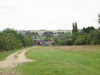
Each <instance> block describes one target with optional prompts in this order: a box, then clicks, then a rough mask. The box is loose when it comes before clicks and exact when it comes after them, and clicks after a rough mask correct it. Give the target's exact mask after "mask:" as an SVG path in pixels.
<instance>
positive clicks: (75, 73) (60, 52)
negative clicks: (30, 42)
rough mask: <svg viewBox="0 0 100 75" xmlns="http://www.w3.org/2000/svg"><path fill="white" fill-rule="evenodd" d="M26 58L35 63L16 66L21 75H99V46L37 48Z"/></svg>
mask: <svg viewBox="0 0 100 75" xmlns="http://www.w3.org/2000/svg"><path fill="white" fill-rule="evenodd" d="M26 56H27V57H28V58H30V59H35V60H36V62H31V63H27V64H22V65H19V66H17V67H16V69H17V70H18V71H19V72H20V73H21V74H22V75H100V46H82V47H81V46H68V47H67V46H58V47H39V46H37V47H34V48H33V49H32V50H29V51H28V52H26Z"/></svg>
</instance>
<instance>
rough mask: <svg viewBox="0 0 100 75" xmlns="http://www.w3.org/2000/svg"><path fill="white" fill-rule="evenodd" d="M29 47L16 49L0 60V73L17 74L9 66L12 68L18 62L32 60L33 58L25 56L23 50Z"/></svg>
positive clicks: (3, 74)
mask: <svg viewBox="0 0 100 75" xmlns="http://www.w3.org/2000/svg"><path fill="white" fill-rule="evenodd" d="M28 50H29V49H26V50H21V51H17V52H15V53H13V54H11V55H9V56H8V57H7V58H6V59H5V60H3V61H0V69H1V70H0V75H18V74H15V72H12V71H11V70H10V68H14V67H15V66H17V65H18V64H23V63H28V62H34V61H35V60H31V59H28V58H27V57H26V56H25V52H27V51H28Z"/></svg>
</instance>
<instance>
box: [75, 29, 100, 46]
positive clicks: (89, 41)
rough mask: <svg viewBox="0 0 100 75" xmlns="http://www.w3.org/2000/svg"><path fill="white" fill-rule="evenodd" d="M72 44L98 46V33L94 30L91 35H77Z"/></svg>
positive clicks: (99, 40)
mask: <svg viewBox="0 0 100 75" xmlns="http://www.w3.org/2000/svg"><path fill="white" fill-rule="evenodd" d="M74 44H75V45H100V32H99V31H96V30H94V31H92V32H91V33H84V34H83V35H78V37H77V38H76V40H75V42H74Z"/></svg>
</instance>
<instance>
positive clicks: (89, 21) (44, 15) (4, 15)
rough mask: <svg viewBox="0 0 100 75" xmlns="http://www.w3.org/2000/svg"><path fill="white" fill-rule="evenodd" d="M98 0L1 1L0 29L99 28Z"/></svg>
mask: <svg viewBox="0 0 100 75" xmlns="http://www.w3.org/2000/svg"><path fill="white" fill-rule="evenodd" d="M99 13H100V0H0V30H3V29H5V28H14V29H18V30H40V29H46V30H55V29H56V30H57V29H66V30H70V29H72V23H73V22H77V24H78V28H79V29H81V28H83V27H88V26H94V27H98V22H97V15H98V14H99Z"/></svg>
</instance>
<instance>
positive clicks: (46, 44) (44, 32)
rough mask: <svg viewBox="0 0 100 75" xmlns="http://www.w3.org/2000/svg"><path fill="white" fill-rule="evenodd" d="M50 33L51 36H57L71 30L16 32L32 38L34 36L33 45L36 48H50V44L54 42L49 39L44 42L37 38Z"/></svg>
mask: <svg viewBox="0 0 100 75" xmlns="http://www.w3.org/2000/svg"><path fill="white" fill-rule="evenodd" d="M48 32H49V33H51V34H52V35H53V36H57V35H58V34H59V33H67V32H70V33H71V30H18V33H21V34H30V35H32V36H34V37H35V38H34V40H33V41H34V43H35V45H37V46H51V45H52V43H53V42H54V40H53V39H49V40H44V39H41V38H37V37H39V36H43V35H44V34H49V33H48Z"/></svg>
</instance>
